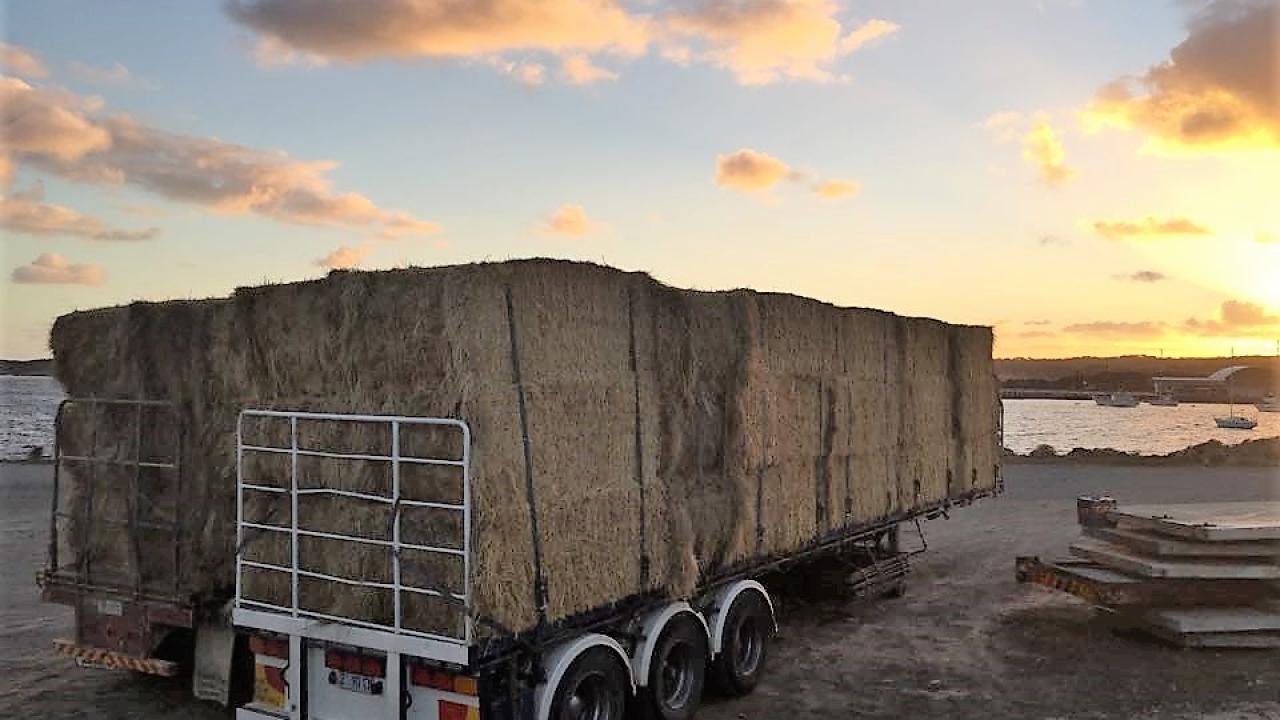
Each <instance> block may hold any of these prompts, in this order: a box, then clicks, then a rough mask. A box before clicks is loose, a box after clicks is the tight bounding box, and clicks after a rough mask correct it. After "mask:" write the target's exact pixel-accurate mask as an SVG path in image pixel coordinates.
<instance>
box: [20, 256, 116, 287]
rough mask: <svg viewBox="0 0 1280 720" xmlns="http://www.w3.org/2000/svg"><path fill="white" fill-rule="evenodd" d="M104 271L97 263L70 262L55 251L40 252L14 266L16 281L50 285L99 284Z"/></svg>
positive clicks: (104, 274)
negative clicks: (78, 263) (29, 259)
mask: <svg viewBox="0 0 1280 720" xmlns="http://www.w3.org/2000/svg"><path fill="white" fill-rule="evenodd" d="M105 277H106V273H104V272H103V271H102V268H101V267H99V266H97V265H77V264H72V263H71V262H69V261H68V260H67V259H66V258H64V257H62V256H61V255H58V254H57V253H41V255H40V257H38V258H36V259H35V260H33V261H31V263H30V264H28V265H23V266H21V267H17V268H14V270H13V274H12V275H10V279H11V280H13V282H16V283H31V284H50V285H100V284H102V281H103V279H104V278H105Z"/></svg>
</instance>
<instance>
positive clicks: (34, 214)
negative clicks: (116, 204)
mask: <svg viewBox="0 0 1280 720" xmlns="http://www.w3.org/2000/svg"><path fill="white" fill-rule="evenodd" d="M0 227H3V228H4V229H6V230H9V231H11V232H15V233H21V234H24V235H68V236H72V237H79V238H84V239H86V240H104V241H137V240H151V239H152V238H154V237H156V235H159V234H160V229H159V228H155V227H152V228H146V229H143V230H120V229H116V228H111V227H108V226H107V225H106V223H104V222H102V220H100V219H98V218H96V217H93V216H92V215H85V214H83V213H79V212H76V211H75V210H72V209H71V208H66V207H62V206H61V205H52V204H49V203H46V202H44V185H43V184H41V183H37V184H36V185H35V186H34V187H33V188H31V189H30V190H27V191H25V192H20V193H13V194H12V195H9V196H8V197H0Z"/></svg>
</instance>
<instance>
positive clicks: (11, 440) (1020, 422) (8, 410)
mask: <svg viewBox="0 0 1280 720" xmlns="http://www.w3.org/2000/svg"><path fill="white" fill-rule="evenodd" d="M63 397H64V396H63V393H62V386H60V385H59V384H58V382H57V381H56V380H54V379H53V378H49V377H16V376H8V375H2V376H0V458H18V457H22V456H24V455H26V452H27V448H29V447H30V446H33V445H38V446H40V447H43V448H44V449H45V454H47V455H51V454H53V416H54V413H55V412H56V411H57V409H58V403H59V402H60V401H61V400H62V398H63ZM1227 412H1228V408H1227V406H1226V405H1211V404H1196V405H1185V404H1184V405H1179V406H1178V407H1173V408H1170V407H1153V406H1151V405H1140V406H1138V407H1136V408H1106V407H1099V406H1098V405H1097V404H1095V403H1094V402H1093V401H1091V400H1006V401H1004V444H1005V446H1006V447H1009V448H1010V449H1012V450H1014V451H1015V452H1019V453H1026V452H1028V451H1030V450H1031V449H1033V448H1035V447H1036V446H1037V445H1041V444H1046V445H1052V446H1053V447H1055V448H1057V449H1058V450H1070V449H1071V448H1076V447H1082V448H1114V449H1116V450H1124V451H1127V452H1139V453H1142V454H1144V455H1156V454H1163V453H1168V452H1173V451H1174V450H1180V449H1182V448H1184V447H1188V446H1191V445H1195V444H1197V443H1202V442H1204V441H1206V440H1210V439H1215V440H1220V441H1221V442H1224V443H1228V444H1231V443H1239V442H1244V441H1245V440H1249V439H1251V438H1261V437H1280V413H1259V412H1256V411H1255V410H1254V408H1253V406H1251V405H1237V406H1236V412H1237V413H1242V414H1246V415H1250V416H1254V417H1257V418H1258V427H1257V429H1255V430H1249V431H1243V430H1221V429H1219V428H1218V427H1217V426H1215V425H1214V423H1213V418H1214V417H1215V416H1218V415H1226V414H1227Z"/></svg>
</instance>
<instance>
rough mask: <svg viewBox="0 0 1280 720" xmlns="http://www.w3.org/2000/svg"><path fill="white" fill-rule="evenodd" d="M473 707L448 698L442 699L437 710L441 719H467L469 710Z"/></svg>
mask: <svg viewBox="0 0 1280 720" xmlns="http://www.w3.org/2000/svg"><path fill="white" fill-rule="evenodd" d="M472 709H473V708H469V707H467V706H466V705H459V704H458V703H452V702H449V701H448V700H441V701H440V702H439V704H438V705H436V712H437V714H438V715H439V716H440V720H467V711H468V710H472Z"/></svg>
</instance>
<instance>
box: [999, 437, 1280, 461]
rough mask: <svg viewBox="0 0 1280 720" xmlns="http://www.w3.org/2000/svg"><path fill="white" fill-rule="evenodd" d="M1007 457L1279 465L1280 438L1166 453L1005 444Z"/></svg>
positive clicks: (1207, 444) (1203, 445)
mask: <svg viewBox="0 0 1280 720" xmlns="http://www.w3.org/2000/svg"><path fill="white" fill-rule="evenodd" d="M1003 458H1004V461H1005V462H1007V463H1014V464H1024V463H1025V464H1054V463H1063V464H1066V463H1084V464H1097V465H1202V466H1213V467H1218V466H1233V467H1277V468H1280V438H1278V437H1271V438H1255V439H1252V440H1245V441H1244V442H1242V443H1239V444H1234V445H1227V444H1225V443H1222V442H1219V441H1218V440H1208V441H1206V442H1202V443H1199V444H1196V445H1192V446H1191V447H1187V448H1183V449H1181V450H1175V451H1173V452H1171V453H1166V454H1163V455H1142V454H1140V453H1136V452H1125V451H1123V450H1115V449H1112V448H1079V447H1078V448H1073V449H1071V450H1068V451H1059V450H1058V449H1056V448H1054V447H1052V446H1049V445H1041V446H1039V447H1037V448H1036V449H1034V450H1032V451H1031V452H1029V453H1026V454H1019V453H1015V452H1013V451H1011V450H1009V449H1008V448H1005V452H1004V456H1003Z"/></svg>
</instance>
